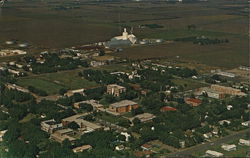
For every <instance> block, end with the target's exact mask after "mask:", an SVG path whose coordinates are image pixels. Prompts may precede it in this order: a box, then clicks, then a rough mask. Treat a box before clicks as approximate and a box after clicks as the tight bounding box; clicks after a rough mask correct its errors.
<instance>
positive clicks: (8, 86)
mask: <svg viewBox="0 0 250 158" xmlns="http://www.w3.org/2000/svg"><path fill="white" fill-rule="evenodd" d="M5 86H6V87H7V88H8V89H14V90H17V91H20V92H24V93H29V90H28V89H25V88H23V87H20V86H18V85H15V84H10V83H6V84H5Z"/></svg>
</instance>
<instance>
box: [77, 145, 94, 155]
mask: <svg viewBox="0 0 250 158" xmlns="http://www.w3.org/2000/svg"><path fill="white" fill-rule="evenodd" d="M91 149H92V146H91V145H83V146H79V147H76V148H74V149H72V150H73V152H74V153H78V152H83V151H85V150H91Z"/></svg>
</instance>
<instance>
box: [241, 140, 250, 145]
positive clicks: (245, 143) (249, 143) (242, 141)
mask: <svg viewBox="0 0 250 158" xmlns="http://www.w3.org/2000/svg"><path fill="white" fill-rule="evenodd" d="M239 145H244V146H250V140H245V139H239Z"/></svg>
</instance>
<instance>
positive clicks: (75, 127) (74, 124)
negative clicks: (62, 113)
mask: <svg viewBox="0 0 250 158" xmlns="http://www.w3.org/2000/svg"><path fill="white" fill-rule="evenodd" d="M68 128H71V129H73V130H76V129H78V128H80V126H79V125H78V124H77V123H76V122H75V121H73V122H70V123H69V124H68Z"/></svg>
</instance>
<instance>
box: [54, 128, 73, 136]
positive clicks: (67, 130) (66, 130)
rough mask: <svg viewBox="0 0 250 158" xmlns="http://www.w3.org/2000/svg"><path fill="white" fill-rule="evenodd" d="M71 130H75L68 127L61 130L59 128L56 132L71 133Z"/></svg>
mask: <svg viewBox="0 0 250 158" xmlns="http://www.w3.org/2000/svg"><path fill="white" fill-rule="evenodd" d="M69 132H73V130H72V129H69V128H66V129H61V130H58V131H56V133H59V134H61V135H62V134H66V133H69Z"/></svg>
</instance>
